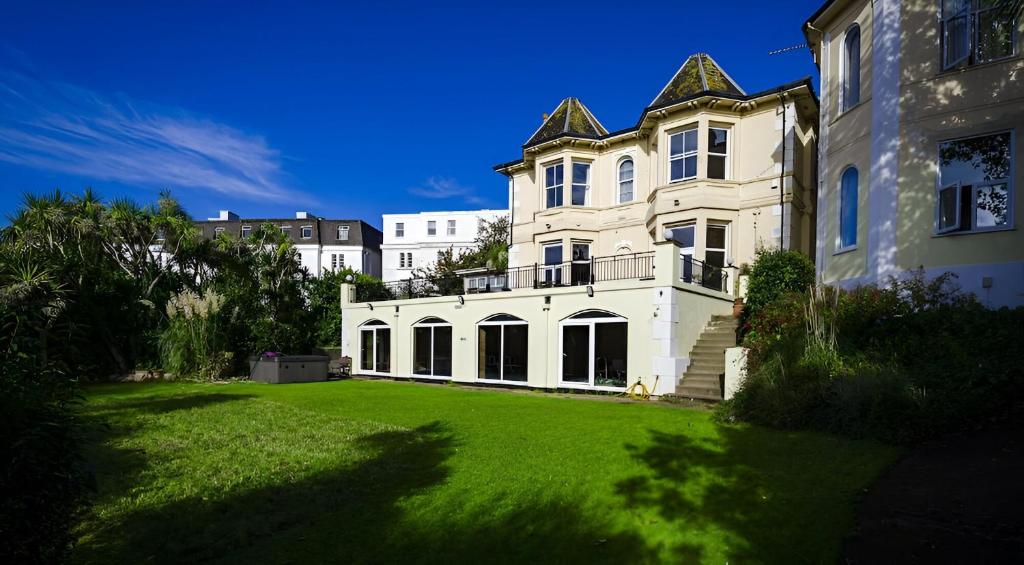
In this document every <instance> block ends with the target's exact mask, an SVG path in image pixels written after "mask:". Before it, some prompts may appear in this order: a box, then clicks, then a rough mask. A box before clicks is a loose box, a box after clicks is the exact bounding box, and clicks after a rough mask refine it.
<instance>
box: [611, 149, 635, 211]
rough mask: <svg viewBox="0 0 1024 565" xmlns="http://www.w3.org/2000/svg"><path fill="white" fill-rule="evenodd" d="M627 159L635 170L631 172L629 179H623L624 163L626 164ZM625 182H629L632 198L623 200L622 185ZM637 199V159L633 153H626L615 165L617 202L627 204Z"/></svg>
mask: <svg viewBox="0 0 1024 565" xmlns="http://www.w3.org/2000/svg"><path fill="white" fill-rule="evenodd" d="M626 161H629V163H630V164H631V165H632V166H633V172H632V173H631V175H630V177H629V180H628V181H624V180H622V165H624V164H626ZM625 182H629V183H630V186H631V188H630V189H629V192H630V198H629V200H623V198H622V185H623V183H625ZM634 200H636V159H633V156H632V155H626V156H625V157H622V158H620V159H619V161H618V163H617V164H616V165H615V202H616V203H618V204H625V203H627V202H633V201H634Z"/></svg>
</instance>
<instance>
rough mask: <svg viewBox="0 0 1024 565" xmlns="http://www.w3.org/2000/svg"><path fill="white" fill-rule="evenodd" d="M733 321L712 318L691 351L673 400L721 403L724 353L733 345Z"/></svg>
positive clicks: (734, 336) (727, 318) (734, 335)
mask: <svg viewBox="0 0 1024 565" xmlns="http://www.w3.org/2000/svg"><path fill="white" fill-rule="evenodd" d="M736 326H737V321H736V318H733V317H732V316H712V317H711V321H710V322H708V325H707V326H705V327H704V331H703V332H701V334H700V337H699V338H697V343H695V344H694V346H693V349H692V350H691V351H690V366H689V367H687V368H686V373H684V374H683V378H682V380H681V381H680V383H679V385H678V386H677V387H676V394H675V396H678V397H683V398H695V399H699V400H715V401H719V400H722V381H721V376H722V375H723V374H724V373H725V350H726V349H727V348H729V347H735V345H736Z"/></svg>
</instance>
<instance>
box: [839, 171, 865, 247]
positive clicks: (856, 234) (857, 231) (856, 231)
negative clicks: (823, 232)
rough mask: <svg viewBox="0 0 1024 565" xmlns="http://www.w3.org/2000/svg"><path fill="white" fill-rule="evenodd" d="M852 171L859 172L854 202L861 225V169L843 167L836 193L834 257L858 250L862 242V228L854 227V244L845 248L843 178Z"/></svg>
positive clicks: (858, 222)
mask: <svg viewBox="0 0 1024 565" xmlns="http://www.w3.org/2000/svg"><path fill="white" fill-rule="evenodd" d="M851 169H852V170H854V171H857V199H856V202H854V207H855V208H856V209H857V221H856V222H855V224H860V191H861V186H860V168H858V167H857V166H856V165H847V166H845V167H843V172H842V174H840V175H839V189H838V190H837V191H836V242H835V252H834V253H833V254H834V255H838V254H840V253H846V252H847V251H853V250H854V249H857V244H858V243H859V242H860V229H859V227H860V226H859V225H854V228H853V244H852V245H847V246H846V247H843V177H845V176H846V172H847V171H849V170H851Z"/></svg>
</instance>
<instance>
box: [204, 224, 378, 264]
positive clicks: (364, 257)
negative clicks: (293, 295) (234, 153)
mask: <svg viewBox="0 0 1024 565" xmlns="http://www.w3.org/2000/svg"><path fill="white" fill-rule="evenodd" d="M195 224H196V226H197V227H198V228H199V229H200V230H202V235H203V237H206V238H209V239H212V238H214V237H216V236H217V235H218V234H220V233H227V234H229V235H233V236H235V237H247V236H248V235H249V234H250V233H252V230H253V229H254V228H257V227H259V226H261V225H263V224H272V225H274V226H277V227H278V228H280V229H281V230H282V231H283V232H284V233H285V234H287V235H288V236H289V238H290V239H291V241H292V243H293V244H294V245H295V249H296V251H297V252H298V254H299V260H300V262H301V264H302V266H303V267H305V268H306V269H307V270H308V271H309V273H310V274H312V275H314V276H319V275H320V273H322V272H324V271H337V270H341V269H344V268H345V267H351V268H352V269H354V270H356V271H359V272H363V273H366V274H369V275H373V276H375V277H380V274H381V255H380V247H381V239H382V237H381V232H380V230H378V229H377V228H375V227H373V226H371V225H370V224H367V223H366V222H364V221H362V220H329V219H326V218H320V217H318V216H314V215H313V214H310V213H308V212H296V213H295V217H294V218H240V217H239V216H238V215H237V214H235V213H233V212H231V211H230V210H221V211H220V214H219V215H218V216H217V217H216V218H209V219H207V220H206V221H198V222H196V223H195Z"/></svg>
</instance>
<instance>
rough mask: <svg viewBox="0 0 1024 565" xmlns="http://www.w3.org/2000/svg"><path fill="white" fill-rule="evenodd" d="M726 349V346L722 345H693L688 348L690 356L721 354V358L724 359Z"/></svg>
mask: <svg viewBox="0 0 1024 565" xmlns="http://www.w3.org/2000/svg"><path fill="white" fill-rule="evenodd" d="M726 349H728V347H725V346H724V345H709V344H700V345H694V346H693V349H691V350H690V357H696V356H698V355H721V356H722V358H723V359H725V350H726Z"/></svg>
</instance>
